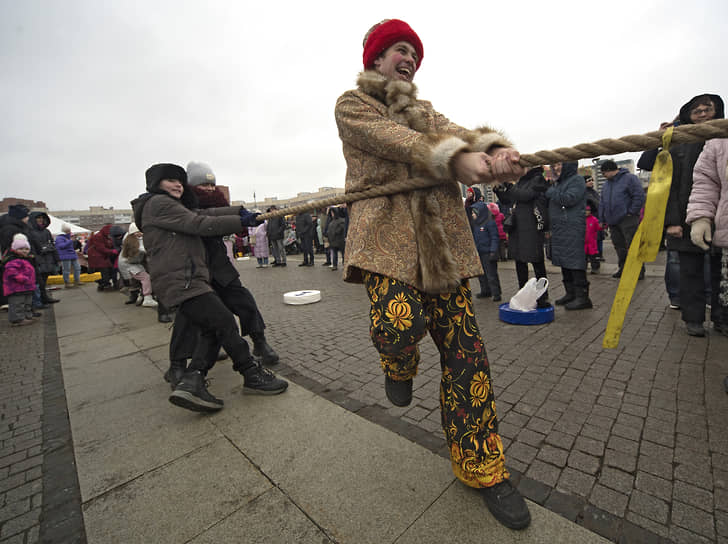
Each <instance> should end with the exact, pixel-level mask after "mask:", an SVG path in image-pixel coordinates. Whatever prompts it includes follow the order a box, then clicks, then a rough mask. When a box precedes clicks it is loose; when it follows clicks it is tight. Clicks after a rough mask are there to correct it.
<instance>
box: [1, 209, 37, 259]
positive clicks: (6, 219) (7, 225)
mask: <svg viewBox="0 0 728 544" xmlns="http://www.w3.org/2000/svg"><path fill="white" fill-rule="evenodd" d="M19 233H20V234H24V235H25V237H26V238H27V239H28V240H30V226H29V225H28V224H27V223H26V222H25V221H21V220H20V219H18V218H17V217H12V216H11V215H8V214H5V215H3V216H1V217H0V255H1V254H3V253H5V252H6V251H7V250H8V249H10V245H11V244H12V243H13V236H15V235H16V234H19Z"/></svg>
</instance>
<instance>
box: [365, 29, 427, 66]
mask: <svg viewBox="0 0 728 544" xmlns="http://www.w3.org/2000/svg"><path fill="white" fill-rule="evenodd" d="M397 42H408V43H410V44H412V47H414V48H415V51H416V52H417V66H416V69H418V70H419V68H420V64H422V58H423V57H424V56H425V51H424V49H423V47H422V42H421V41H420V37H419V36H418V35H417V33H416V32H415V31H414V30H412V28H411V27H410V26H409V25H408V24H407V23H405V22H404V21H400V20H399V19H385V20H384V21H382V22H381V23H379V24H377V25H375V26H374V27H372V29H371V30H370V31H369V32H368V33H367V35H366V36H365V37H364V55H363V60H364V69H365V70H370V69H371V68H373V67H374V61H375V60H377V58H378V57H379V55H381V54H382V52H384V51H385V50H386V49H387V48H388V47H390V46H392V45H394V44H395V43H397Z"/></svg>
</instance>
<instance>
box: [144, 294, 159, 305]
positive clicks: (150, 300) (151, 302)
mask: <svg viewBox="0 0 728 544" xmlns="http://www.w3.org/2000/svg"><path fill="white" fill-rule="evenodd" d="M142 306H143V307H144V308H156V307H157V306H159V304H158V303H157V301H156V300H154V299H153V298H152V295H145V296H144V298H143V299H142Z"/></svg>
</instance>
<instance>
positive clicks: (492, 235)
mask: <svg viewBox="0 0 728 544" xmlns="http://www.w3.org/2000/svg"><path fill="white" fill-rule="evenodd" d="M469 213H470V220H471V225H472V228H473V241H474V242H475V249H477V250H478V254H479V255H482V254H487V253H498V246H499V245H500V236H499V235H498V225H496V222H495V217H494V216H493V214H492V213H490V209H488V205H487V204H486V203H485V202H478V201H475V202H473V204H472V205H471V206H470V211H469ZM473 215H474V216H475V217H473Z"/></svg>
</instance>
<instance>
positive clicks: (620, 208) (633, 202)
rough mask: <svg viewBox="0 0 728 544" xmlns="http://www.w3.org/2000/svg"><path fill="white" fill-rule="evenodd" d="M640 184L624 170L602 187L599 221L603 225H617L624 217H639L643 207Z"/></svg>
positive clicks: (643, 200) (642, 194) (643, 191)
mask: <svg viewBox="0 0 728 544" xmlns="http://www.w3.org/2000/svg"><path fill="white" fill-rule="evenodd" d="M645 198H646V197H645V190H644V189H643V188H642V182H640V180H639V178H638V177H637V176H635V175H634V174H630V172H629V170H627V169H626V168H620V169H619V171H618V172H617V175H616V176H614V177H613V178H612V179H608V180H606V181H605V182H604V185H602V194H601V196H600V198H599V221H601V222H602V223H604V224H605V225H617V224H619V222H620V221H622V219H624V218H625V216H626V215H628V214H629V215H639V213H640V210H641V209H642V206H644V205H645Z"/></svg>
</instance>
